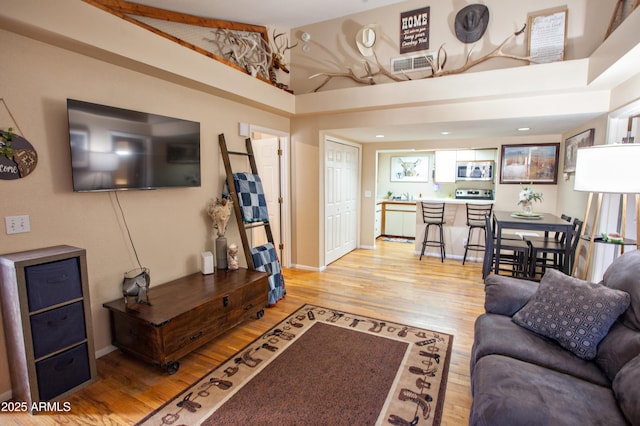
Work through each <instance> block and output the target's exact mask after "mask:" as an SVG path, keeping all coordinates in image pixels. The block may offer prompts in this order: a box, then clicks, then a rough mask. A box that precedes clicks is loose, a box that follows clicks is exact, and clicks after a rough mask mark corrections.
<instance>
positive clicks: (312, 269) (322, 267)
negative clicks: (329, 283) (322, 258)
mask: <svg viewBox="0 0 640 426" xmlns="http://www.w3.org/2000/svg"><path fill="white" fill-rule="evenodd" d="M291 267H292V268H296V269H302V270H303V271H313V272H322V271H324V270H325V269H327V267H326V266H321V267H320V268H316V267H315V266H306V265H297V264H296V265H292V266H291Z"/></svg>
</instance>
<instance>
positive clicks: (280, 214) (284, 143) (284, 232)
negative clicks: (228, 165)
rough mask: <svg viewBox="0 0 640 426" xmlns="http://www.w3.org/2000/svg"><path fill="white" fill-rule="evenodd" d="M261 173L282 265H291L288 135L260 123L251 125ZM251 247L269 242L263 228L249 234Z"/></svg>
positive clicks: (254, 149)
mask: <svg viewBox="0 0 640 426" xmlns="http://www.w3.org/2000/svg"><path fill="white" fill-rule="evenodd" d="M250 134H251V141H252V143H253V152H254V154H255V159H256V165H257V167H258V175H259V176H260V180H261V181H262V186H263V189H264V195H265V199H266V201H267V210H268V212H269V225H270V227H271V232H272V234H273V242H274V246H275V248H276V250H277V251H278V256H279V258H280V263H281V264H282V266H285V267H289V266H290V265H291V250H290V247H291V238H290V222H291V221H290V215H289V211H290V209H289V191H288V187H289V183H288V182H289V174H288V171H289V167H288V166H287V165H288V164H289V135H287V134H284V133H280V132H278V131H275V130H270V129H265V128H261V127H258V126H253V125H251V126H250ZM248 237H249V241H250V243H251V246H252V247H256V246H259V245H262V244H265V243H266V242H267V236H266V233H265V230H264V228H263V227H259V228H253V229H251V232H250V233H249V235H248Z"/></svg>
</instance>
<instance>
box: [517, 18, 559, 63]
mask: <svg viewBox="0 0 640 426" xmlns="http://www.w3.org/2000/svg"><path fill="white" fill-rule="evenodd" d="M567 14H568V10H567V8H566V7H562V8H556V9H551V10H546V11H543V12H538V13H533V14H530V15H529V19H528V23H527V28H528V29H529V37H528V39H529V46H528V52H527V53H528V56H530V57H531V60H532V61H533V62H535V63H538V64H542V63H547V62H556V61H564V56H565V51H566V47H567Z"/></svg>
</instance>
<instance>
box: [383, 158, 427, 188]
mask: <svg viewBox="0 0 640 426" xmlns="http://www.w3.org/2000/svg"><path fill="white" fill-rule="evenodd" d="M391 182H429V157H428V156H426V155H413V156H406V157H391Z"/></svg>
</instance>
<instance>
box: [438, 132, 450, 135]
mask: <svg viewBox="0 0 640 426" xmlns="http://www.w3.org/2000/svg"><path fill="white" fill-rule="evenodd" d="M440 134H441V135H450V134H451V132H440Z"/></svg>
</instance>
